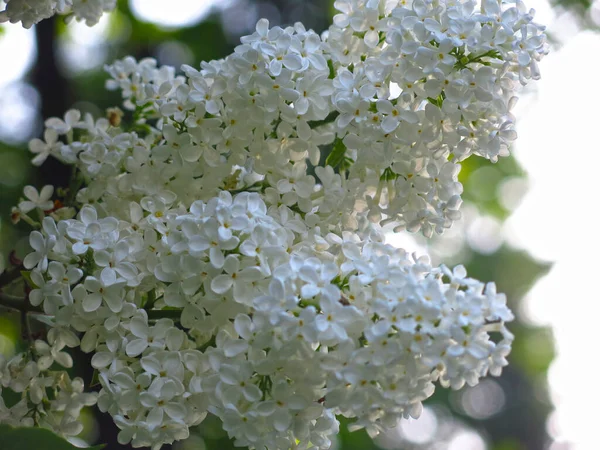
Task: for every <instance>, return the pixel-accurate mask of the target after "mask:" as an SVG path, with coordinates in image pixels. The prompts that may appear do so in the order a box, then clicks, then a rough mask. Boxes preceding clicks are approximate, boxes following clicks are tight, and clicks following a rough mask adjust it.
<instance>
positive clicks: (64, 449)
mask: <svg viewBox="0 0 600 450" xmlns="http://www.w3.org/2000/svg"><path fill="white" fill-rule="evenodd" d="M0 448H1V449H2V450H33V449H35V450H77V448H78V447H75V446H74V445H73V444H71V443H69V442H67V441H66V440H64V439H63V438H61V437H58V436H57V435H56V434H54V433H52V432H51V431H50V430H46V429H44V428H13V427H11V426H8V425H0ZM102 448H104V445H96V446H95V447H89V449H90V450H101V449H102Z"/></svg>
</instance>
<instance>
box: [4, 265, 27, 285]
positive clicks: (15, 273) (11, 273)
mask: <svg viewBox="0 0 600 450" xmlns="http://www.w3.org/2000/svg"><path fill="white" fill-rule="evenodd" d="M23 269H24V267H23V266H18V267H15V268H14V269H11V270H7V271H5V272H2V273H1V274H0V289H2V288H3V287H4V286H8V285H9V284H10V283H12V282H13V281H15V280H16V279H18V278H19V277H20V276H21V271H22V270H23Z"/></svg>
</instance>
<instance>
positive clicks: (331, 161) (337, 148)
mask: <svg viewBox="0 0 600 450" xmlns="http://www.w3.org/2000/svg"><path fill="white" fill-rule="evenodd" d="M346 150H347V148H346V144H344V141H342V140H341V139H340V138H337V137H336V138H335V141H334V142H333V150H331V153H330V154H329V156H327V159H326V160H325V164H327V165H328V166H331V167H333V168H336V167H338V166H339V165H340V164H342V162H344V159H345V156H346Z"/></svg>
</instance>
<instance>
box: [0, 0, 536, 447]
mask: <svg viewBox="0 0 600 450" xmlns="http://www.w3.org/2000/svg"><path fill="white" fill-rule="evenodd" d="M113 3H114V2H112V1H110V0H102V1H101V0H95V1H91V0H89V1H88V2H81V1H76V0H72V1H70V0H64V1H63V2H62V3H61V6H60V7H59V8H58V7H55V6H53V5H55V4H54V3H52V4H46V3H44V1H43V0H38V1H36V2H28V3H27V4H26V3H25V2H22V1H20V0H10V1H9V2H8V6H7V10H6V12H4V13H3V16H2V17H3V19H4V20H8V19H10V20H12V21H19V20H20V21H22V22H23V24H24V25H26V26H27V25H29V24H31V23H34V22H36V21H38V20H40V19H41V18H42V17H46V16H48V15H52V14H54V13H55V12H57V11H58V12H60V13H69V12H73V13H74V14H75V15H76V17H77V18H78V19H82V20H86V21H87V22H88V23H91V22H94V21H97V20H98V18H99V15H100V14H101V13H102V11H105V10H107V9H110V8H112V7H113V6H114V5H113ZM44 5H45V6H44ZM335 6H336V8H337V9H338V11H339V12H340V14H338V15H337V16H336V17H335V20H334V25H332V26H331V27H330V29H329V30H328V31H327V32H326V33H324V34H323V36H322V37H320V36H319V35H317V34H315V33H314V32H312V31H307V30H306V29H305V28H304V27H303V26H302V25H301V24H297V25H295V26H293V27H287V28H281V27H272V28H270V27H269V24H268V22H267V21H265V20H261V21H259V23H258V24H257V26H256V31H255V32H254V33H253V34H252V35H251V36H247V37H244V38H242V44H241V45H240V46H238V47H237V48H236V49H235V52H234V53H233V54H232V55H230V56H228V57H226V58H224V59H222V60H219V61H212V62H206V63H202V64H201V66H200V67H199V68H198V69H194V68H192V67H190V66H183V67H182V72H183V75H176V70H175V68H173V67H168V66H164V67H159V66H158V64H157V62H156V61H155V60H154V59H151V58H147V59H144V60H141V61H136V60H135V59H134V58H132V57H126V58H124V59H123V60H119V61H116V62H115V63H113V64H112V65H110V66H107V67H106V70H107V72H108V73H109V76H110V78H111V79H110V80H109V81H108V82H107V88H108V89H111V90H119V91H120V92H121V95H122V97H123V107H125V108H126V109H128V110H130V111H134V112H135V113H134V114H135V116H136V125H135V127H136V129H135V132H134V131H127V132H126V131H124V130H123V129H121V128H120V125H119V124H118V123H112V122H109V121H108V120H106V119H99V120H95V119H94V117H92V116H91V115H89V114H87V115H86V116H85V117H84V119H83V120H80V119H81V114H80V113H79V112H77V111H75V110H71V111H69V112H68V113H67V114H66V115H65V117H64V119H56V118H53V119H50V120H48V121H47V123H46V126H47V130H46V133H45V142H42V141H39V140H35V141H32V143H31V144H30V147H31V150H32V152H34V153H37V154H38V155H37V157H36V158H35V159H34V163H36V164H38V163H41V162H43V160H44V159H46V157H47V156H49V155H52V156H55V157H57V158H59V159H61V160H62V161H63V162H66V163H68V164H73V165H75V166H76V169H77V170H78V171H80V172H81V175H82V177H83V178H84V179H85V182H86V186H85V187H83V188H82V189H80V190H79V191H78V192H76V193H74V194H75V195H74V198H75V199H76V202H75V205H74V206H75V207H77V209H78V210H79V214H78V215H77V216H75V217H73V216H69V218H65V219H63V220H57V222H55V220H54V219H53V218H51V217H46V218H44V220H43V221H42V227H41V229H40V230H37V231H33V232H32V233H31V235H30V244H31V247H32V249H33V252H32V253H30V254H29V255H27V256H26V258H25V260H24V265H25V267H26V268H28V269H32V272H31V280H32V281H33V283H34V284H35V286H34V287H33V290H32V291H31V293H30V301H31V303H32V304H33V305H34V306H37V305H43V309H44V312H45V313H46V314H48V315H50V316H53V317H52V318H49V319H48V320H49V321H50V323H51V324H52V330H51V332H50V333H49V335H48V343H47V344H43V343H39V344H37V347H38V353H39V356H40V360H41V361H42V362H41V366H40V365H39V364H36V363H33V362H31V361H29V360H28V359H27V358H25V356H24V355H22V356H21V357H19V358H15V359H13V360H11V361H10V362H8V363H7V362H6V361H4V360H3V359H2V358H0V384H1V385H2V386H3V387H11V389H13V390H15V391H16V392H26V391H27V392H28V395H29V398H32V399H35V401H36V402H38V401H39V405H42V406H40V407H43V405H44V401H43V400H45V397H44V395H45V390H44V389H43V387H46V385H47V384H48V383H51V386H49V387H55V388H57V389H59V395H58V396H57V398H56V400H55V402H57V403H56V405H57V406H56V407H57V408H59V409H57V411H63V410H64V411H65V414H64V415H63V416H61V417H58V416H56V415H55V416H52V415H51V417H49V419H48V422H47V423H45V424H44V426H46V425H47V426H48V427H49V428H52V429H53V430H56V431H57V432H59V433H62V434H64V435H72V434H73V433H77V432H78V431H79V430H80V424H79V422H78V421H76V420H75V419H76V417H77V416H78V414H79V410H80V409H81V407H82V406H83V405H88V404H91V403H92V402H94V401H96V397H95V396H93V398H92V397H89V398H88V397H85V396H84V394H83V392H82V391H81V389H80V385H79V383H78V381H77V380H70V379H68V378H64V380H66V381H65V382H64V383H62V384H60V386H56V385H55V384H56V383H55V381H56V380H58V379H59V378H60V377H59V378H56V377H57V375H56V373H55V372H53V371H52V366H48V362H50V361H54V360H62V361H63V362H65V363H68V361H67V359H65V357H64V356H63V354H64V351H63V350H62V349H63V348H64V347H65V346H73V345H80V346H81V348H82V350H84V351H86V352H93V353H94V355H93V357H92V366H93V367H94V368H95V369H96V370H97V371H98V374H99V380H100V384H101V386H102V388H101V390H100V392H99V394H98V399H97V400H98V405H99V408H100V409H101V410H102V411H105V412H107V413H109V414H110V415H111V416H112V417H113V418H114V420H115V423H116V424H117V426H118V427H119V429H120V430H121V431H120V433H119V442H121V443H123V444H125V443H129V442H131V443H132V445H133V446H135V447H140V446H150V447H153V448H159V447H160V446H161V445H162V444H164V443H172V442H173V441H175V440H180V439H185V438H186V437H187V436H188V435H189V428H190V427H191V426H194V425H197V424H198V423H199V422H200V421H202V419H203V418H204V417H205V416H206V414H207V413H212V414H214V415H216V416H218V417H219V418H220V419H221V420H222V421H223V427H224V429H225V430H226V431H227V432H228V433H229V435H230V436H231V437H232V438H233V439H235V441H236V444H237V445H241V446H250V447H252V448H292V447H294V448H304V447H305V446H307V445H309V443H310V444H312V445H313V446H314V447H315V448H317V449H323V450H324V449H326V448H329V446H330V444H331V439H332V436H333V435H334V434H336V433H337V432H338V430H339V424H338V422H337V419H336V415H339V414H341V415H344V416H346V417H349V418H352V419H354V422H353V428H355V429H358V428H365V429H366V430H367V432H368V433H369V434H370V435H372V436H374V435H376V434H377V433H379V432H380V431H381V430H384V429H387V428H389V427H390V426H392V425H394V424H396V423H397V421H398V420H399V419H400V418H402V417H418V415H419V414H420V411H421V410H422V402H423V401H424V400H426V399H427V398H428V397H430V396H431V395H432V394H433V392H434V389H435V385H434V383H435V382H438V381H439V384H440V385H441V386H444V387H454V388H458V387H461V386H463V385H464V384H470V385H474V384H476V383H477V382H478V381H479V379H480V378H481V377H483V376H486V375H488V374H492V375H499V374H500V373H501V371H502V368H503V367H504V366H505V365H506V364H507V361H506V356H507V355H508V353H509V352H510V348H511V344H512V340H513V336H512V334H510V332H509V331H508V330H507V328H506V322H508V321H510V320H512V319H513V315H512V313H511V312H510V310H509V309H508V308H507V306H506V298H505V296H504V295H503V294H499V293H497V292H496V289H495V286H494V285H493V284H488V285H487V286H486V285H485V284H483V283H481V282H479V281H478V280H474V279H471V278H468V277H467V274H466V271H465V270H464V268H462V267H461V266H459V267H457V268H455V269H454V270H452V271H451V270H449V269H447V268H446V267H444V266H441V267H432V266H431V265H430V263H429V261H428V259H427V258H419V259H414V258H411V257H410V256H409V255H407V253H406V252H405V251H403V250H400V249H395V248H393V247H391V246H389V245H385V244H384V243H383V242H384V237H383V233H382V229H381V226H382V225H385V224H388V223H389V224H391V225H392V226H393V227H394V229H395V230H396V231H402V230H408V231H411V232H416V231H420V232H421V233H423V234H424V235H425V236H430V235H432V234H433V233H434V232H435V233H442V232H443V231H444V230H445V229H447V228H449V227H451V226H452V224H453V223H454V222H455V221H456V220H459V219H460V205H461V202H462V200H461V194H462V190H463V187H462V185H461V184H460V183H459V181H458V172H459V170H460V162H461V161H462V160H464V159H466V158H468V157H471V156H474V155H475V156H480V157H484V158H487V159H490V160H492V161H495V160H496V159H498V158H500V157H502V156H505V155H507V154H508V146H509V145H510V144H511V142H512V141H513V140H514V139H515V138H516V134H515V132H514V130H513V122H514V117H513V115H512V113H511V110H512V107H513V105H514V102H515V100H514V99H515V93H516V90H517V87H518V86H519V85H520V84H524V83H526V82H527V81H528V80H530V79H537V78H538V76H539V73H538V68H537V62H538V61H539V60H540V59H541V58H542V57H543V56H544V55H545V53H546V52H547V45H546V44H545V35H544V34H543V31H544V29H543V27H541V26H539V25H537V24H535V23H534V22H533V15H532V13H529V12H525V9H524V8H523V6H522V5H521V4H520V3H519V4H518V5H514V4H512V3H497V2H495V1H484V4H483V5H482V6H481V7H476V6H475V5H474V4H473V3H468V2H459V3H452V2H446V1H442V2H438V3H427V2H421V1H419V2H414V3H412V4H407V3H406V2H402V3H401V2H397V1H389V0H388V1H378V0H368V1H365V0H338V1H336V2H335ZM53 8H54V9H53ZM473 8H475V9H474V10H473ZM392 87H394V88H395V89H399V91H400V92H399V95H397V96H395V98H392V97H391V96H390V92H391V90H392ZM73 128H77V129H78V132H77V133H72V130H73ZM59 135H60V136H59ZM59 137H60V139H61V140H64V142H62V141H60V140H59ZM74 137H76V138H78V139H79V140H75V141H73V138H74ZM326 149H329V156H327V157H326V158H325V153H324V152H323V156H324V157H323V159H325V161H324V162H323V160H322V158H321V153H322V150H326ZM309 161H310V163H311V164H312V165H313V166H316V167H315V170H314V174H313V173H312V172H310V173H309V167H310V165H309V164H308V162H309ZM44 189H46V188H44ZM30 191H31V190H30ZM30 194H32V195H27V192H26V195H27V197H28V199H29V200H27V201H26V202H23V203H24V204H23V205H20V206H22V208H21V212H27V211H28V210H29V211H30V210H33V209H35V208H40V209H42V210H46V207H48V208H51V207H52V205H50V206H49V204H50V197H51V195H52V192H49V190H48V189H46V190H45V191H44V190H42V193H40V194H38V193H37V191H35V195H33V191H31V192H30ZM42 194H43V195H42ZM46 197H47V198H46ZM28 208H29V209H28ZM57 217H59V216H57ZM75 333H80V334H81V342H79V341H78V335H76V334H75ZM490 333H497V334H498V336H500V338H499V339H494V340H491V339H490ZM59 362H60V361H59ZM53 377H54V378H53ZM60 379H63V378H60ZM61 392H64V394H62V393H61ZM69 398H71V399H72V403H69V400H68V399H69ZM59 405H60V406H59ZM26 406H27V405H25V407H26ZM60 408H64V409H60ZM67 411H69V412H68V413H67ZM11 414H12V415H13V416H10V415H11ZM0 422H2V423H4V422H10V423H16V422H19V423H25V424H28V425H33V423H32V420H31V417H30V413H29V412H28V411H27V410H23V404H17V405H15V406H14V407H13V408H6V406H5V405H3V404H1V403H0Z"/></svg>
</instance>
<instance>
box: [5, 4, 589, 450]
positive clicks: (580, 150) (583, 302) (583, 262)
mask: <svg viewBox="0 0 600 450" xmlns="http://www.w3.org/2000/svg"><path fill="white" fill-rule="evenodd" d="M217 3H218V5H219V7H221V6H222V5H223V4H224V3H229V2H228V1H224V2H221V1H218V0H206V1H191V0H169V2H168V5H169V7H168V8H165V7H164V0H133V1H132V7H133V10H134V13H135V14H136V15H137V16H138V17H140V18H142V19H144V20H147V21H153V22H158V23H160V24H161V25H164V26H181V25H187V24H190V23H193V22H196V21H198V20H200V19H201V18H202V17H204V16H205V15H206V14H208V12H209V10H210V8H211V7H212V6H214V5H216V4H217ZM527 5H528V6H529V7H533V8H535V9H536V10H537V11H538V14H537V16H536V19H537V21H538V22H541V23H546V24H550V27H549V29H550V31H555V32H559V31H560V33H561V35H562V37H563V38H564V45H563V46H562V48H560V49H559V50H555V51H553V52H552V53H551V54H550V55H549V56H548V57H547V58H546V59H545V60H544V61H543V63H542V64H541V69H542V80H541V81H540V82H537V83H534V86H535V88H534V90H533V91H532V92H530V93H529V94H527V95H526V96H524V97H523V98H522V99H521V101H520V103H519V105H518V108H517V117H518V126H517V129H518V132H519V140H518V143H517V149H516V151H515V154H516V156H517V158H518V160H519V161H520V162H521V164H522V165H523V166H524V168H525V170H526V171H527V172H528V176H529V186H530V190H529V192H528V194H527V195H526V197H525V198H524V200H523V202H522V203H521V205H520V206H519V207H518V208H517V209H516V211H515V212H514V214H513V216H512V217H511V218H510V219H509V221H508V222H507V224H506V225H505V227H504V232H505V235H506V239H507V240H508V241H509V243H511V244H513V245H515V246H517V247H521V248H525V249H527V250H528V251H530V252H531V253H532V254H533V255H534V256H535V257H537V258H540V259H543V260H546V261H554V262H555V264H554V266H553V268H552V270H551V271H550V273H549V274H548V275H547V276H546V277H545V278H543V279H542V280H541V281H540V282H539V283H538V284H537V285H536V286H535V287H534V289H533V290H532V291H531V293H530V294H529V296H528V301H527V302H526V304H525V307H524V308H523V311H522V313H523V314H525V315H526V316H527V317H528V318H529V319H530V320H531V321H532V322H533V323H536V324H546V325H551V326H552V327H553V330H554V334H555V337H556V346H557V350H558V357H557V359H556V360H555V361H554V363H553V364H552V368H551V370H550V373H549V381H550V386H551V390H552V398H553V400H554V402H555V405H556V408H557V409H556V412H555V413H554V414H553V416H552V418H551V420H550V422H549V431H550V433H551V434H552V436H553V437H554V438H555V439H556V440H557V442H568V443H570V444H571V446H570V448H571V449H573V450H597V449H598V448H599V446H598V437H597V433H598V430H597V427H598V424H597V416H598V414H597V412H594V410H592V409H591V408H593V407H594V406H595V405H597V404H600V389H598V387H597V384H598V380H597V379H596V378H595V377H594V375H595V374H597V373H598V369H599V368H600V367H599V366H600V364H599V363H598V350H597V347H596V346H595V345H594V343H595V342H596V341H598V339H599V337H598V329H599V328H600V294H599V292H598V291H596V289H595V288H594V283H595V281H596V280H595V278H596V277H597V276H598V275H597V274H596V273H595V271H596V270H597V269H596V266H597V265H598V264H597V260H598V257H599V255H600V237H599V232H598V231H597V230H596V228H598V226H597V224H596V220H599V219H600V199H599V194H600V148H599V147H600V143H599V141H600V139H599V138H598V129H599V128H600V112H599V111H600V109H599V105H600V88H599V87H598V84H597V83H598V79H599V78H598V69H599V67H600V66H599V63H598V55H599V54H600V35H598V34H594V33H591V32H580V33H578V34H576V35H575V33H573V35H572V36H567V37H566V38H565V33H564V30H565V29H569V30H570V31H572V30H573V27H572V26H570V27H569V23H568V22H565V21H564V20H561V21H560V22H559V23H558V22H556V21H555V18H554V15H553V12H552V10H551V9H550V8H549V6H548V3H547V0H529V1H527ZM559 24H560V30H559ZM5 29H6V32H5V34H4V35H3V36H2V37H1V38H0V55H2V58H3V61H5V64H3V66H2V70H0V96H2V95H3V94H4V92H5V91H4V89H5V88H6V86H7V85H9V84H10V83H12V82H15V81H18V80H19V79H20V78H21V77H22V76H23V75H24V74H25V73H26V71H27V69H28V68H29V67H30V65H31V63H32V61H33V58H34V52H35V47H34V45H35V44H34V40H33V33H32V31H31V30H29V31H27V30H23V29H22V28H21V27H19V26H16V25H13V26H6V27H5ZM98 31H100V32H102V27H99V28H98ZM94 33H95V31H94V32H92V34H85V35H83V34H81V35H79V36H80V38H79V39H75V40H76V41H80V42H77V43H79V44H85V45H95V44H96V43H97V39H96V38H95V37H94ZM567 34H569V33H567ZM74 36H77V34H75V35H74ZM478 446H479V444H477V445H469V444H466V445H465V444H464V443H461V444H460V445H458V446H457V449H458V448H460V450H474V449H476V448H479V447H478Z"/></svg>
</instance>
